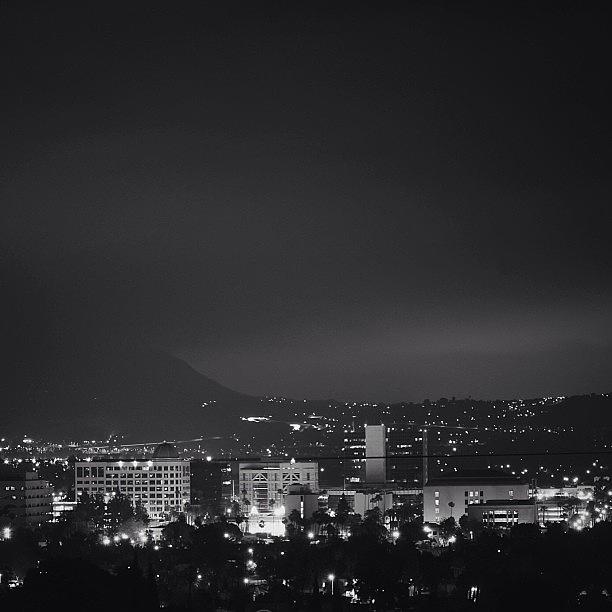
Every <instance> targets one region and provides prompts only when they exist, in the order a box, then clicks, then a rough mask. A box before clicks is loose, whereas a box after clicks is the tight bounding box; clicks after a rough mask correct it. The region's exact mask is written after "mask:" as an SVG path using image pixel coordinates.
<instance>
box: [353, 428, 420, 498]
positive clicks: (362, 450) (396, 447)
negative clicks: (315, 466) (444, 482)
mask: <svg viewBox="0 0 612 612" xmlns="http://www.w3.org/2000/svg"><path fill="white" fill-rule="evenodd" d="M342 451H343V454H344V458H343V462H344V465H345V470H344V472H345V474H344V477H345V478H344V480H345V483H347V486H349V485H350V484H351V483H361V484H369V485H374V486H376V485H377V486H379V487H380V486H381V485H384V483H385V482H392V483H395V484H396V488H397V487H402V486H404V487H407V488H414V487H415V486H417V485H418V484H420V483H421V480H422V453H423V434H422V433H421V431H420V429H419V427H418V426H415V425H414V424H412V423H393V424H391V425H388V426H386V425H353V426H352V427H350V428H348V429H346V430H345V431H344V439H343V447H342Z"/></svg>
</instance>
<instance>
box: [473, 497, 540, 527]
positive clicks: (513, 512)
mask: <svg viewBox="0 0 612 612" xmlns="http://www.w3.org/2000/svg"><path fill="white" fill-rule="evenodd" d="M467 515H468V518H469V519H471V520H476V521H478V522H479V523H483V524H484V525H487V526H490V527H512V526H513V525H519V524H522V523H537V521H538V508H537V504H536V503H535V501H534V500H533V499H512V500H510V499H507V500H489V501H486V502H484V503H483V504H472V505H469V506H468V509H467Z"/></svg>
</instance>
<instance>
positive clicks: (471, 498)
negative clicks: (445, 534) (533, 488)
mask: <svg viewBox="0 0 612 612" xmlns="http://www.w3.org/2000/svg"><path fill="white" fill-rule="evenodd" d="M527 499H529V485H528V483H527V482H525V481H522V480H521V479H519V478H516V477H515V476H509V475H506V474H502V473H496V472H491V471H485V472H465V473H462V474H457V475H456V476H449V477H446V478H434V479H431V480H429V482H428V483H427V484H426V485H425V486H424V487H423V520H424V521H425V522H426V523H439V522H440V521H443V520H444V519H447V518H450V517H453V518H455V520H457V521H459V519H460V518H461V516H463V515H464V514H467V512H468V508H469V507H470V506H472V505H475V506H477V505H482V504H484V503H486V502H488V501H495V500H511V501H514V500H527Z"/></svg>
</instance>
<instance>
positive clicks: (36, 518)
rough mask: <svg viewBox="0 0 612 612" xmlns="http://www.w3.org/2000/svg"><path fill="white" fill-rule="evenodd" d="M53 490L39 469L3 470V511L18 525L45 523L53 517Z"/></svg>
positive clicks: (0, 496)
mask: <svg viewBox="0 0 612 612" xmlns="http://www.w3.org/2000/svg"><path fill="white" fill-rule="evenodd" d="M52 491H53V489H52V487H51V485H50V484H49V482H48V481H46V480H43V479H41V478H39V477H38V474H37V473H36V472H9V473H3V474H0V514H1V515H3V516H5V517H7V518H8V519H9V520H10V521H11V522H12V523H14V524H16V525H25V526H28V527H37V526H39V525H42V524H43V523H46V522H47V521H50V520H51V518H52V505H51V504H52Z"/></svg>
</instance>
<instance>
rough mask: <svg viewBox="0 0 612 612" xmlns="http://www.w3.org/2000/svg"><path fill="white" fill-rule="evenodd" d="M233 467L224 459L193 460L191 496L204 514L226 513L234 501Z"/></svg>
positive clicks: (193, 502)
mask: <svg viewBox="0 0 612 612" xmlns="http://www.w3.org/2000/svg"><path fill="white" fill-rule="evenodd" d="M233 484H234V481H233V480H232V468H231V466H230V464H229V463H226V462H224V461H203V460H201V459H196V460H195V461H192V462H191V498H192V504H193V505H194V506H197V508H198V511H200V512H202V513H203V514H210V515H212V516H215V515H217V514H225V513H226V509H227V508H228V507H229V506H230V504H231V501H232V494H233V489H234V487H233V486H232V485H233Z"/></svg>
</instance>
